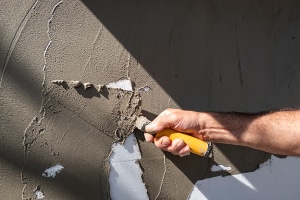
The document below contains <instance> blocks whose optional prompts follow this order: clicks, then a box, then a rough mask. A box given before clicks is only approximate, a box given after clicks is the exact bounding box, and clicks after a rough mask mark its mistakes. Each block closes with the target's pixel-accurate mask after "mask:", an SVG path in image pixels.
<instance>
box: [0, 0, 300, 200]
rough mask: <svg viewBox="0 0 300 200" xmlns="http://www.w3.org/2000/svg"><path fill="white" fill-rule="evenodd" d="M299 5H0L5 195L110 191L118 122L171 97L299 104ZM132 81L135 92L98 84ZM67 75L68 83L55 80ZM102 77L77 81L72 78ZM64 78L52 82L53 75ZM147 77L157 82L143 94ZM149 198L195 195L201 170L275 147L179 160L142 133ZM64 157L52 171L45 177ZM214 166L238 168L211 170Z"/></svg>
mask: <svg viewBox="0 0 300 200" xmlns="http://www.w3.org/2000/svg"><path fill="white" fill-rule="evenodd" d="M299 7H300V3H299V2H298V1H296V0H290V1H276V2H275V1H260V0H259V1H250V0H249V1H243V2H240V1H237V0H229V1H212V0H197V1H196V0H187V1H181V0H178V1H176V0H175V1H174V0H172V1H171V0H166V1H161V0H160V1H158V0H156V1H144V0H140V1H139V0H134V1H120V2H119V1H82V2H81V1H77V0H75V1H74V0H73V1H71V0H63V1H56V0H51V1H42V0H40V1H39V0H37V1H30V0H28V1H20V0H14V1H8V0H4V1H2V2H1V3H0V25H1V29H0V36H1V37H0V69H1V80H0V101H1V103H0V110H1V112H0V125H1V132H0V142H1V146H0V159H1V162H0V163H1V164H0V169H1V170H0V177H1V181H0V186H1V187H0V195H1V199H18V198H20V197H22V198H24V199H26V198H30V197H32V198H37V195H36V192H40V191H42V192H43V194H44V195H45V196H46V198H47V199H109V198H110V185H109V171H110V163H109V158H110V157H111V154H112V151H111V148H112V145H113V143H114V142H115V141H116V140H120V141H121V140H122V141H123V142H124V139H125V138H126V137H125V136H124V138H122V137H120V136H122V135H124V134H125V135H128V134H130V132H131V131H132V128H133V127H132V126H130V123H127V124H126V123H125V124H122V125H121V127H122V128H125V129H124V132H121V135H120V132H116V130H118V129H119V128H120V123H118V121H119V120H120V118H121V117H122V116H123V115H126V116H127V115H128V113H130V114H138V113H137V112H135V111H134V110H130V106H128V104H130V105H135V108H137V110H138V111H141V112H142V113H143V114H144V115H145V116H147V117H149V118H151V119H153V118H154V117H155V116H156V115H157V114H159V113H160V112H161V111H163V110H164V109H165V108H167V107H175V108H176V107H179V108H183V109H191V110H196V111H219V112H231V111H234V112H248V113H255V112H261V111H267V110H274V109H280V108H285V107H288V108H290V107H297V106H299V104H300V103H299V102H300V93H299V92H298V91H299V85H300V84H299V83H300V77H299V76H300V72H299V61H300V60H299V52H300V51H299V48H300V40H299V32H300V24H299V16H300V8H299ZM122 79H130V80H131V81H132V83H133V91H134V92H130V91H123V90H120V89H108V88H107V87H104V88H102V90H101V91H100V92H98V90H99V89H100V88H99V86H98V85H107V84H109V83H114V82H116V81H118V80H122ZM55 80H63V82H60V81H55ZM77 80H79V81H81V82H82V83H92V84H94V86H93V87H91V88H87V89H85V88H84V87H83V86H81V87H79V88H74V85H72V84H71V81H77ZM53 81H54V82H53ZM144 86H148V87H150V88H151V90H150V91H148V92H142V93H138V92H137V91H138V89H139V88H141V87H144ZM135 135H136V137H137V143H138V145H139V147H140V152H141V159H140V160H138V162H139V165H140V167H141V169H142V172H143V174H142V179H143V181H144V183H145V185H146V189H147V192H148V196H149V198H150V199H155V198H156V197H157V199H186V198H188V196H189V194H190V191H191V190H192V188H193V187H194V184H195V183H196V181H198V180H207V179H208V178H212V177H216V176H220V175H234V174H240V173H247V172H253V171H255V170H256V169H257V168H258V166H259V165H260V164H261V163H264V162H265V161H267V160H268V159H270V158H271V155H270V154H268V153H265V152H260V151H257V150H253V149H249V148H245V147H237V146H230V145H221V144H214V157H213V158H212V159H210V158H202V157H198V156H194V155H191V156H188V157H184V158H178V157H176V156H172V155H170V154H169V153H163V152H161V151H160V150H159V149H157V148H155V147H154V146H153V144H151V143H146V142H145V141H144V138H143V135H142V133H141V132H138V131H135ZM58 164H59V165H61V166H62V167H63V168H61V169H60V170H61V171H60V173H59V174H56V176H55V177H54V178H52V177H47V174H46V175H45V176H42V174H43V173H44V172H45V170H46V169H48V168H50V167H52V166H55V165H58ZM213 165H224V166H231V170H229V171H217V172H211V171H210V169H211V167H212V166H213Z"/></svg>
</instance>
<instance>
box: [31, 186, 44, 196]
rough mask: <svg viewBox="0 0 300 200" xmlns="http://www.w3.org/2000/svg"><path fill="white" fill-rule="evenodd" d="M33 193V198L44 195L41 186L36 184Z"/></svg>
mask: <svg viewBox="0 0 300 200" xmlns="http://www.w3.org/2000/svg"><path fill="white" fill-rule="evenodd" d="M34 194H35V198H36V199H43V198H45V195H44V193H43V191H42V189H41V186H37V187H36V190H35V191H34Z"/></svg>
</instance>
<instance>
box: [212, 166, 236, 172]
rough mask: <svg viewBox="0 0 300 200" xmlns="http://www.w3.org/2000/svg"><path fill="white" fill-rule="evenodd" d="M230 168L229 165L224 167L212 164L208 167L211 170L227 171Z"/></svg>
mask: <svg viewBox="0 0 300 200" xmlns="http://www.w3.org/2000/svg"><path fill="white" fill-rule="evenodd" d="M229 170H231V167H225V166H224V165H213V166H212V167H211V169H210V171H212V172H218V171H229Z"/></svg>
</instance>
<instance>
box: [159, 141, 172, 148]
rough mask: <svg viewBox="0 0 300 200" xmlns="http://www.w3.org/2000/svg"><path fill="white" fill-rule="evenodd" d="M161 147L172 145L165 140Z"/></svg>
mask: <svg viewBox="0 0 300 200" xmlns="http://www.w3.org/2000/svg"><path fill="white" fill-rule="evenodd" d="M161 145H162V147H163V148H165V147H168V146H169V145H170V143H169V142H168V141H165V140H163V141H162V142H161Z"/></svg>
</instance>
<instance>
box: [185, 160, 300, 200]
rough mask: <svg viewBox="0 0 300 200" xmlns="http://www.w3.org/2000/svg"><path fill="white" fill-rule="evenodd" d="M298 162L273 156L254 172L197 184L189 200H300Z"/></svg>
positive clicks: (299, 163)
mask: <svg viewBox="0 0 300 200" xmlns="http://www.w3.org/2000/svg"><path fill="white" fill-rule="evenodd" d="M299 168H300V159H299V158H296V157H287V158H286V159H280V158H277V157H275V156H272V157H271V159H270V160H268V161H267V162H265V163H263V164H261V165H260V167H259V169H258V170H256V171H255V172H249V173H244V174H238V175H233V176H226V177H220V176H219V177H215V178H210V179H206V180H200V181H197V182H196V184H195V187H194V189H193V190H192V192H191V195H190V197H189V200H196V199H224V200H226V199H286V198H288V199H299V198H300V194H299V186H298V182H299V177H298V176H295V173H297V171H299Z"/></svg>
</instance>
